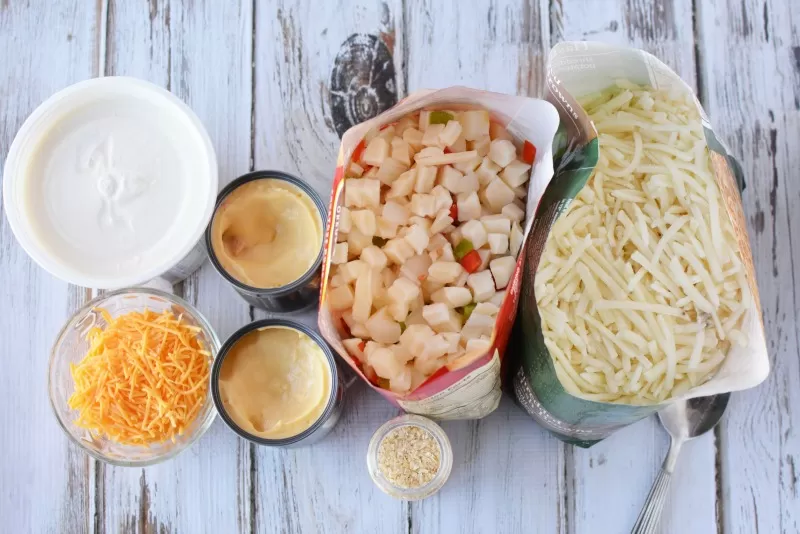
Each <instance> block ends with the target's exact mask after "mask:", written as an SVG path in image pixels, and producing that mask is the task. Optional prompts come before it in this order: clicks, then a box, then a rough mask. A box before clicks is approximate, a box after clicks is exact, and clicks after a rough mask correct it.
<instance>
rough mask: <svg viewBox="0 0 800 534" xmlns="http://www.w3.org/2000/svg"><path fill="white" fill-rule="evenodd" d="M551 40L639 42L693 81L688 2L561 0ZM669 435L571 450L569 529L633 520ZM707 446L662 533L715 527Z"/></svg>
mask: <svg viewBox="0 0 800 534" xmlns="http://www.w3.org/2000/svg"><path fill="white" fill-rule="evenodd" d="M553 20H554V21H556V24H555V28H554V33H555V34H556V35H554V37H555V38H556V39H557V40H598V41H604V42H610V43H616V44H620V45H629V46H634V47H637V48H642V49H644V50H647V51H648V52H650V53H652V54H654V55H655V56H657V57H658V58H659V59H661V60H662V61H664V62H665V63H666V64H668V65H669V66H670V67H671V68H672V69H673V70H675V71H676V72H677V73H678V74H679V75H680V76H681V77H682V78H683V79H684V80H686V82H687V83H689V85H692V86H694V85H695V84H696V68H695V58H694V41H693V27H692V2H690V1H689V0H681V1H678V2H672V1H662V0H658V1H656V2H649V1H648V2H645V1H641V0H627V1H621V0H603V1H602V2H588V1H584V2H565V3H564V5H563V10H557V11H555V12H554V15H553ZM668 444H669V439H668V437H667V434H666V432H665V431H664V430H663V429H661V428H660V425H659V423H658V421H657V420H656V418H655V417H652V418H650V419H648V420H646V421H642V422H640V423H638V424H636V425H634V426H632V427H631V428H627V429H624V430H622V431H620V432H619V433H617V434H616V435H614V436H612V437H611V438H609V439H607V440H606V441H604V442H602V443H600V444H598V445H596V446H595V447H592V448H591V449H589V450H582V449H574V451H573V453H572V460H573V465H572V466H571V472H570V475H571V477H570V481H569V484H570V486H571V488H572V490H573V491H572V492H571V498H570V509H571V510H572V512H573V513H574V532H577V533H583V532H587V533H588V532H594V531H595V529H597V528H598V525H603V527H604V528H605V529H606V530H607V531H608V532H622V531H625V530H626V529H629V528H630V527H632V526H633V524H634V522H635V520H636V517H637V515H638V514H639V510H640V509H641V506H642V504H643V503H644V500H645V497H646V496H647V492H648V491H649V489H650V486H651V484H652V483H653V480H654V479H655V476H656V473H657V471H658V469H659V468H660V467H661V462H662V461H663V459H664V456H665V454H666V452H667V448H668ZM715 453H716V450H715V444H714V436H713V434H709V435H706V436H703V437H702V438H699V439H697V440H695V441H693V442H690V443H689V444H687V446H686V447H685V448H684V450H683V452H682V454H681V458H680V459H679V462H678V467H677V469H676V473H675V475H674V477H673V481H672V488H671V490H670V498H669V500H668V502H667V505H666V507H665V509H664V515H663V522H662V528H663V532H665V533H676V534H687V533H695V532H696V533H698V534H701V533H703V534H705V533H708V532H714V531H715V530H716V528H717V518H716V512H715V510H716V507H715V501H716V485H715Z"/></svg>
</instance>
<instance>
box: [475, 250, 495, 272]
mask: <svg viewBox="0 0 800 534" xmlns="http://www.w3.org/2000/svg"><path fill="white" fill-rule="evenodd" d="M478 256H480V257H481V264H480V265H479V266H478V270H479V271H482V270H484V269H486V268H487V267H489V260H491V259H492V251H491V250H486V249H485V248H482V249H480V250H479V251H478Z"/></svg>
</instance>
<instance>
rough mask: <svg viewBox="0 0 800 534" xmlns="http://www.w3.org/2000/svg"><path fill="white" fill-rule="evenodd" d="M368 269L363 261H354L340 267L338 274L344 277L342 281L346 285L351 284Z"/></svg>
mask: <svg viewBox="0 0 800 534" xmlns="http://www.w3.org/2000/svg"><path fill="white" fill-rule="evenodd" d="M366 268H367V264H366V263H364V262H363V261H361V260H353V261H348V262H347V263H345V264H342V265H340V266H339V269H338V273H339V276H341V277H342V280H343V281H344V283H345V284H349V283H350V282H352V281H353V280H355V279H356V278H358V277H359V276H361V273H363V272H364V269H366Z"/></svg>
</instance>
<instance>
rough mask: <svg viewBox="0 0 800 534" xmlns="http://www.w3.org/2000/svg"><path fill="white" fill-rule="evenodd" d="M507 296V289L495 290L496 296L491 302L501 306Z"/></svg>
mask: <svg viewBox="0 0 800 534" xmlns="http://www.w3.org/2000/svg"><path fill="white" fill-rule="evenodd" d="M505 298H506V291H505V289H504V290H502V291H495V293H494V296H492V298H490V299H489V302H491V303H492V304H494V305H495V306H497V307H498V308H500V306H502V305H503V300H505Z"/></svg>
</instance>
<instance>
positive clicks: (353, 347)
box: [342, 337, 367, 363]
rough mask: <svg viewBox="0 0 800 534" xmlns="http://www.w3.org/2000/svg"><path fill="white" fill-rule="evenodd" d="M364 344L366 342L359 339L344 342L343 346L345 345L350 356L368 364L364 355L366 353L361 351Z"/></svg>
mask: <svg viewBox="0 0 800 534" xmlns="http://www.w3.org/2000/svg"><path fill="white" fill-rule="evenodd" d="M362 343H364V340H362V339H361V338H358V337H353V338H350V339H343V340H342V345H344V348H345V349H347V352H348V353H349V354H350V356H352V357H353V358H355V359H356V360H358V361H360V362H361V363H366V361H367V356H366V354H364V351H362V350H361V344H362Z"/></svg>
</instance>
